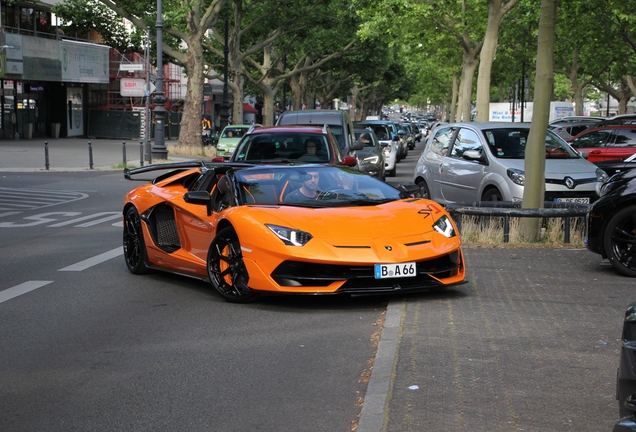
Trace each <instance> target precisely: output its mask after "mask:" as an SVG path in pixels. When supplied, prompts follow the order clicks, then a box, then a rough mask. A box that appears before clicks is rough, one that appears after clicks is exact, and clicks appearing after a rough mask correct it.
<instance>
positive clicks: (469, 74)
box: [459, 50, 479, 122]
mask: <svg viewBox="0 0 636 432" xmlns="http://www.w3.org/2000/svg"><path fill="white" fill-rule="evenodd" d="M478 54H479V51H478V50H471V51H470V52H465V53H464V63H463V65H462V85H461V93H460V94H461V106H460V107H459V112H460V113H461V117H462V119H461V121H465V122H469V121H470V105H471V102H472V100H473V78H474V76H475V69H477V64H478V63H479V60H478V59H477V55H478Z"/></svg>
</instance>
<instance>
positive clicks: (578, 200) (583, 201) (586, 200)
mask: <svg viewBox="0 0 636 432" xmlns="http://www.w3.org/2000/svg"><path fill="white" fill-rule="evenodd" d="M554 201H555V202H562V203H577V204H589V203H590V199H589V198H555V199H554Z"/></svg>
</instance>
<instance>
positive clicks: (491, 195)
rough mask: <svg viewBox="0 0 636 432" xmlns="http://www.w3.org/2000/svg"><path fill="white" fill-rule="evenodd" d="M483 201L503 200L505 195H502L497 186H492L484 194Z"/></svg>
mask: <svg viewBox="0 0 636 432" xmlns="http://www.w3.org/2000/svg"><path fill="white" fill-rule="evenodd" d="M481 200H482V201H503V197H502V196H501V192H499V190H497V189H495V188H490V189H488V190H487V191H486V192H484V195H483V196H482V197H481Z"/></svg>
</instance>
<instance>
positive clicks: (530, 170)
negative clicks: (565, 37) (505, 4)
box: [521, 0, 558, 241]
mask: <svg viewBox="0 0 636 432" xmlns="http://www.w3.org/2000/svg"><path fill="white" fill-rule="evenodd" d="M557 1H558V0H541V18H540V19H539V36H538V48H537V71H536V82H535V91H534V110H533V111H534V112H533V115H532V126H531V127H530V134H529V136H528V143H527V144H526V155H525V160H524V170H525V186H524V190H523V203H522V207H523V208H542V207H543V200H544V195H545V137H546V133H547V130H548V121H549V118H550V101H551V99H552V89H553V86H554V70H553V61H554V38H555V26H556V11H557ZM521 228H522V237H523V238H524V239H526V240H530V241H537V240H539V234H540V228H541V219H540V218H521Z"/></svg>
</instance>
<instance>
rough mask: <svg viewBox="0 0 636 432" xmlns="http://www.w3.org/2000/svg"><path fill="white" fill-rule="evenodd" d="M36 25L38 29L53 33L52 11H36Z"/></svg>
mask: <svg viewBox="0 0 636 432" xmlns="http://www.w3.org/2000/svg"><path fill="white" fill-rule="evenodd" d="M35 17H36V21H35V26H36V29H37V31H39V32H42V33H51V13H50V12H45V11H35Z"/></svg>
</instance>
